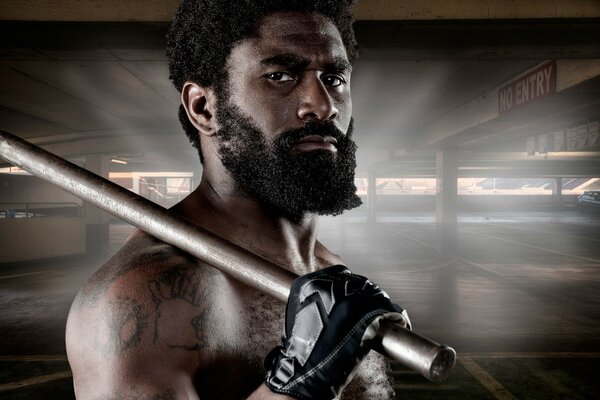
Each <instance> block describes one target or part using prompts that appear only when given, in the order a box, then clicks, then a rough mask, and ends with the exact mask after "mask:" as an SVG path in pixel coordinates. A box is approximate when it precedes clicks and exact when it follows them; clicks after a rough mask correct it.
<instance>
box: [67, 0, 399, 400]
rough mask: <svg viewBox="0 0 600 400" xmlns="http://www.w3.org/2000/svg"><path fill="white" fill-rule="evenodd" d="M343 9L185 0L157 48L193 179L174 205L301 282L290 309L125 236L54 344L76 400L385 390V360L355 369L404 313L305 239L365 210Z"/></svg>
mask: <svg viewBox="0 0 600 400" xmlns="http://www.w3.org/2000/svg"><path fill="white" fill-rule="evenodd" d="M296 3H297V4H296ZM351 3H352V1H351V0H347V1H341V0H329V1H328V0H324V1H323V0H321V1H317V0H315V1H307V0H305V1H289V0H288V1H277V0H266V1H265V0H231V1H224V0H183V1H182V4H181V5H180V8H179V10H178V12H177V14H176V16H175V20H174V22H173V25H172V27H171V30H170V32H169V36H168V55H169V60H170V70H171V79H172V80H173V82H174V84H175V86H176V87H177V89H178V90H180V92H181V99H182V107H181V109H180V120H181V122H182V124H183V126H184V129H185V131H186V133H187V135H188V136H189V138H190V140H191V142H192V144H193V145H194V146H195V147H197V148H198V150H199V154H200V158H201V161H202V162H203V175H202V181H201V183H200V185H199V187H198V189H196V190H195V191H194V192H193V193H192V194H190V195H189V196H188V197H187V198H186V199H185V200H183V201H182V202H181V203H180V204H178V205H177V206H175V207H174V208H173V209H172V211H173V212H176V213H179V214H181V215H183V216H185V217H186V218H188V219H189V220H190V221H192V222H194V223H196V224H198V225H200V226H203V227H204V228H206V229H208V230H210V231H212V232H214V233H216V234H217V235H219V236H222V237H224V238H226V239H228V240H229V241H231V242H233V243H236V244H238V245H240V246H242V247H244V248H246V249H249V250H250V251H252V252H254V253H256V254H258V255H260V256H262V257H264V258H266V259H268V260H271V261H272V262H274V263H276V264H278V265H280V266H282V267H283V268H287V269H290V270H292V271H294V272H295V273H297V274H298V275H305V277H304V278H301V279H303V280H300V281H297V283H298V282H299V283H298V284H295V289H294V290H293V291H292V296H291V299H293V300H290V303H289V305H288V308H287V315H286V309H285V308H284V305H283V304H280V303H278V302H277V301H275V300H272V299H270V298H268V297H267V296H265V295H262V294H261V293H259V292H257V291H255V290H253V289H250V288H248V287H245V286H244V285H242V284H240V283H238V282H236V281H234V280H232V279H230V278H228V277H227V276H224V275H223V274H222V273H220V272H218V271H216V270H214V269H213V268H212V267H210V266H208V265H205V264H203V263H202V262H200V261H198V260H196V259H194V258H193V257H191V256H189V255H187V254H185V253H183V252H181V251H179V250H177V249H175V248H174V247H172V246H170V245H167V244H164V243H162V242H160V241H159V240H157V239H155V238H153V237H151V236H149V235H147V234H145V233H143V232H141V231H136V232H135V233H134V234H133V235H132V236H131V237H130V238H129V240H128V241H127V243H126V244H125V245H124V247H123V248H122V249H121V250H120V251H119V252H118V253H117V254H116V255H115V256H114V257H113V258H112V259H111V260H110V261H109V262H108V263H107V264H106V265H104V266H103V267H102V268H101V269H100V270H99V271H98V272H97V273H96V274H95V275H94V276H93V277H92V278H91V279H90V281H89V282H88V283H87V284H86V285H85V286H84V287H83V288H82V289H81V291H80V293H79V294H78V296H77V298H76V299H75V301H74V303H73V306H72V309H71V312H70V315H69V320H68V324H67V352H68V357H69V362H70V364H71V368H72V370H73V378H74V385H75V392H76V395H77V397H78V398H79V399H127V400H129V399H131V400H134V399H135V400H146V399H148V400H149V399H153V400H163V399H165V400H166V399H221V400H222V399H245V398H250V399H294V398H300V399H317V398H318V399H328V398H331V399H333V398H334V397H339V396H338V394H339V392H340V391H341V390H342V388H344V386H345V385H346V383H347V382H348V381H349V380H350V379H351V377H352V376H353V374H354V373H356V375H355V377H354V379H353V380H352V382H351V383H350V385H349V386H348V387H347V388H346V389H344V392H343V393H342V395H341V398H344V399H356V400H358V399H377V400H385V399H390V398H392V397H393V390H392V389H391V385H390V382H389V379H388V376H387V373H386V365H385V362H384V360H383V359H382V357H381V356H379V355H377V354H376V353H374V352H371V353H369V354H368V355H367V356H366V359H365V360H364V362H363V363H362V364H360V367H359V368H358V370H356V369H355V367H356V365H358V364H359V362H360V359H361V358H362V357H364V356H365V355H366V353H367V352H368V346H367V345H366V344H365V343H367V342H366V341H365V340H363V339H365V338H366V336H365V332H368V331H369V330H368V329H367V326H369V325H370V324H371V323H372V322H373V321H375V320H376V319H378V318H380V317H381V316H382V315H384V316H385V317H390V316H391V318H395V319H401V317H398V316H399V315H400V314H399V313H400V312H401V311H402V310H401V309H400V308H399V307H397V306H394V305H391V303H389V299H388V298H387V296H386V295H385V294H384V293H383V292H381V291H380V290H379V289H378V288H377V287H376V286H373V285H371V284H370V282H368V281H367V280H366V279H364V278H362V277H358V276H356V275H352V274H350V273H348V271H347V270H344V269H343V267H341V266H338V267H334V268H333V269H331V268H328V269H325V270H323V269H324V268H325V267H329V266H332V265H340V264H343V262H342V260H340V258H339V257H338V256H336V255H335V254H333V253H331V252H330V251H329V250H327V249H326V248H325V247H324V246H323V245H322V244H321V243H319V242H318V241H317V239H316V232H317V215H320V214H334V215H335V214H339V213H341V212H342V211H344V210H347V209H351V208H354V207H356V206H358V205H359V204H360V200H359V199H358V197H357V196H356V194H355V191H356V188H355V186H354V183H353V181H354V168H355V158H354V155H355V150H356V146H355V145H354V143H353V142H352V140H351V139H350V138H351V134H352V119H351V112H352V104H351V99H350V73H351V69H352V64H353V62H354V60H355V57H356V44H355V41H354V34H353V31H352V27H351V23H352V19H351V6H352V4H351ZM315 271H317V272H315ZM323 271H326V272H323ZM306 274H310V275H306ZM315 292H318V293H319V295H318V296H317V297H318V298H319V301H315V302H314V304H311V306H314V307H305V308H304V309H302V308H303V307H304V305H305V303H302V302H303V301H305V300H306V297H307V296H309V295H313V294H314V293H315ZM311 298H313V297H311ZM315 298H316V297H315ZM355 299H358V300H355ZM306 302H308V300H306ZM317 303H318V304H317ZM334 304H335V306H334ZM301 309H302V310H301ZM340 309H344V310H345V311H338V310H340ZM311 310H312V311H311ZM373 310H375V311H373ZM329 313H330V314H329ZM336 313H337V314H336ZM284 316H285V324H286V327H285V332H284V334H283V335H284V340H283V343H282V344H281V338H282V332H281V327H282V326H283V325H284ZM348 321H350V322H348ZM349 324H350V325H349ZM348 326H351V327H353V328H352V329H350V328H348ZM359 326H360V329H359V330H357V329H358V328H357V327H359ZM349 332H350V333H349ZM356 332H358V334H356ZM351 333H352V334H353V335H354V336H351ZM348 339H350V340H348ZM279 344H281V347H278V345H279ZM272 349H275V350H274V351H271V350H272ZM267 355H269V356H268V357H267ZM265 357H267V359H268V361H267V362H265V366H263V361H264V360H265ZM265 367H266V370H265ZM265 376H266V378H265Z"/></svg>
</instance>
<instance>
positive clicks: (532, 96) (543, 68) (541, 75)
mask: <svg viewBox="0 0 600 400" xmlns="http://www.w3.org/2000/svg"><path fill="white" fill-rule="evenodd" d="M555 92H556V62H555V61H549V62H546V63H544V64H542V65H540V66H539V67H537V68H535V69H533V70H531V71H529V72H527V73H525V74H523V75H521V76H519V77H518V78H516V79H514V80H513V81H512V82H510V83H509V84H507V85H505V86H503V87H501V88H500V89H499V91H498V95H499V96H498V97H499V110H500V114H502V113H505V112H507V111H510V110H512V109H514V108H517V107H520V106H522V105H524V104H527V103H530V102H532V101H534V100H537V99H539V98H541V97H544V96H546V95H548V94H550V93H555Z"/></svg>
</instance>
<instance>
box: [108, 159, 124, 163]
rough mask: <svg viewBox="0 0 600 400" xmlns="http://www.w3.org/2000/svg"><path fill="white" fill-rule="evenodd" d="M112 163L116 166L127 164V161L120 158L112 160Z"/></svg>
mask: <svg viewBox="0 0 600 400" xmlns="http://www.w3.org/2000/svg"><path fill="white" fill-rule="evenodd" d="M110 162H112V163H115V164H127V161H125V160H121V159H120V158H111V159H110Z"/></svg>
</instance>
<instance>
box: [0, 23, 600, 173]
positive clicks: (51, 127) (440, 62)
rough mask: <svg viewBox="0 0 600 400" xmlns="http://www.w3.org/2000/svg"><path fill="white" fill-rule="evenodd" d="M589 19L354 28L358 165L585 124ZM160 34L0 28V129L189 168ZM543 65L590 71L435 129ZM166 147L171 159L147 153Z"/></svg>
mask: <svg viewBox="0 0 600 400" xmlns="http://www.w3.org/2000/svg"><path fill="white" fill-rule="evenodd" d="M597 22H598V20H594V19H592V20H589V19H581V20H564V21H559V22H557V21H556V20H554V21H547V20H542V21H535V22H532V21H527V22H519V21H496V22H491V21H458V22H447V21H446V22H431V21H428V22H414V21H412V22H409V21H404V22H397V21H396V22H375V21H360V22H358V23H357V24H356V33H357V38H358V40H359V42H360V43H361V47H362V52H361V59H360V60H359V62H358V64H357V66H356V69H355V73H354V75H353V80H352V92H353V99H354V110H355V118H356V121H357V122H356V138H357V141H358V143H359V146H360V148H361V153H360V158H359V163H360V164H361V166H362V167H363V168H366V167H367V166H368V165H371V164H373V163H374V162H376V161H378V160H380V159H381V157H382V154H384V155H385V154H389V153H390V152H393V151H396V152H397V153H398V152H402V151H404V152H406V151H409V150H415V149H430V150H432V149H436V148H441V147H448V146H451V147H456V146H459V147H464V148H466V149H470V150H473V149H479V150H485V151H490V150H492V149H496V148H498V149H502V150H510V151H515V150H517V149H518V150H520V151H524V143H525V139H524V138H525V137H526V136H528V135H531V134H538V133H540V132H544V131H547V130H550V129H555V128H561V127H563V126H566V125H568V124H574V123H577V122H581V121H584V122H585V121H588V120H591V119H594V118H598V117H599V116H600V107H599V103H598V100H599V99H600V90H599V86H600V85H599V84H598V76H600V71H596V69H595V68H596V67H595V66H596V65H598V60H600V45H599V43H600V41H599V40H598V39H600V27H599V26H600V24H598V23H597ZM165 30H166V24H165V23H56V22H54V23H47V22H46V23H27V22H4V23H1V24H0V128H1V129H4V130H6V131H9V132H12V133H16V134H17V135H19V136H21V137H24V138H28V139H30V140H32V141H33V142H36V143H39V144H43V145H45V146H46V147H47V148H49V149H50V150H52V151H56V152H57V153H59V154H62V155H64V156H77V155H82V154H86V153H90V152H94V153H95V152H104V153H108V154H111V155H120V156H128V155H129V157H130V159H131V161H133V162H134V163H135V162H136V161H137V162H139V163H142V164H143V163H146V164H148V165H150V164H151V165H154V166H155V167H156V165H157V164H159V165H160V164H162V163H165V164H167V165H169V164H170V165H171V166H174V165H177V166H178V167H181V168H184V167H185V166H189V165H193V167H192V168H196V166H197V161H196V156H195V154H194V151H193V149H191V147H190V146H189V145H188V143H187V139H186V138H185V136H184V134H183V133H182V131H181V128H180V127H179V123H178V121H177V118H176V112H177V107H178V104H179V95H178V93H177V92H176V91H175V89H174V88H173V87H172V85H171V83H170V82H169V80H168V71H167V62H166V59H165V56H164V33H165ZM550 59H569V60H588V61H589V60H592V62H593V68H591V75H589V74H588V75H589V76H586V79H580V82H579V81H578V84H577V85H575V86H574V87H573V88H572V89H571V90H570V92H568V93H566V92H565V93H562V94H561V95H560V96H556V97H555V98H553V99H550V100H547V101H546V100H544V101H543V102H537V103H536V104H534V105H531V106H529V108H527V109H523V110H521V111H519V112H518V113H512V114H511V115H503V116H502V118H495V119H494V120H489V121H484V122H485V123H478V124H477V125H475V126H474V127H472V128H470V129H464V130H462V131H460V132H457V133H456V134H453V135H451V136H449V137H443V138H442V137H441V136H440V137H437V136H436V135H438V134H437V133H436V131H435V129H432V128H431V127H432V126H435V124H436V123H439V122H440V121H442V122H443V121H445V120H444V118H448V116H449V115H450V116H452V113H455V112H456V110H457V109H460V107H462V106H464V105H465V104H468V103H469V102H471V101H473V100H474V99H477V98H478V97H480V96H484V95H485V94H486V93H488V92H489V91H490V90H493V89H495V88H498V87H499V86H501V85H503V84H504V83H506V82H508V81H510V80H511V79H512V78H514V77H516V76H518V75H519V74H521V73H523V72H525V71H527V70H528V69H530V68H532V67H534V66H536V65H537V64H539V63H540V62H543V61H545V60H550ZM574 73H575V74H577V72H574ZM594 74H596V75H594ZM571 109H573V110H575V111H573V112H571V111H570V110H571ZM557 113H559V114H560V116H558V117H557V116H556V115H557ZM553 116H554V118H553ZM432 132H433V133H432ZM432 134H433V135H434V137H433V138H432V137H431V135H432ZM428 135H429V136H428ZM492 146H493V147H492ZM165 152H169V154H171V156H169V157H165V156H161V157H158V156H157V155H158V154H161V153H162V154H164V153H165ZM172 160H177V161H172ZM173 163H174V164H173ZM142 164H140V168H141V165H142Z"/></svg>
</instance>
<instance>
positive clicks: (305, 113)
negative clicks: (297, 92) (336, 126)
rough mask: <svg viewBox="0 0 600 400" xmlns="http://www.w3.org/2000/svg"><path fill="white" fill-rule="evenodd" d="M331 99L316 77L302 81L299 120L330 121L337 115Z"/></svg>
mask: <svg viewBox="0 0 600 400" xmlns="http://www.w3.org/2000/svg"><path fill="white" fill-rule="evenodd" d="M338 112H339V111H338V109H337V108H336V107H335V104H334V102H333V99H332V98H331V96H330V95H329V92H328V91H327V88H326V87H325V85H323V82H321V80H320V79H319V78H318V77H314V78H312V79H308V80H307V81H305V82H303V87H302V94H301V98H300V104H299V106H298V118H300V119H301V120H318V121H331V120H333V119H335V117H336V116H337V115H338Z"/></svg>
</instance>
